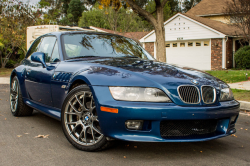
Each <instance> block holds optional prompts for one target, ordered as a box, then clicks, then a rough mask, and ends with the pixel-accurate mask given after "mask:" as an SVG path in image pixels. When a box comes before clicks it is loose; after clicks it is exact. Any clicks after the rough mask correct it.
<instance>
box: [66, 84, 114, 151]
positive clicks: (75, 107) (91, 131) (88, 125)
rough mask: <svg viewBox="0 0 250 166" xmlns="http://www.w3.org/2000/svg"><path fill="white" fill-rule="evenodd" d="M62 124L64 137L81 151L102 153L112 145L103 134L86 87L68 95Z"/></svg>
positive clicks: (81, 86) (81, 87)
mask: <svg viewBox="0 0 250 166" xmlns="http://www.w3.org/2000/svg"><path fill="white" fill-rule="evenodd" d="M61 123H62V129H63V132H64V135H65V136H66V138H67V139H68V141H69V142H70V143H71V144H72V145H73V146H74V147H76V148H77V149H79V150H83V151H100V150H104V149H106V148H108V147H109V146H110V145H111V142H110V141H108V140H107V138H106V137H105V136H104V135H103V134H102V132H101V128H100V126H99V120H98V116H97V112H96V106H95V103H94V98H93V95H92V92H91V90H90V89H89V87H88V86H86V85H80V86H78V87H76V88H74V89H73V90H72V91H71V92H70V93H69V94H68V95H67V97H66V99H65V101H64V104H63V107H62V114H61Z"/></svg>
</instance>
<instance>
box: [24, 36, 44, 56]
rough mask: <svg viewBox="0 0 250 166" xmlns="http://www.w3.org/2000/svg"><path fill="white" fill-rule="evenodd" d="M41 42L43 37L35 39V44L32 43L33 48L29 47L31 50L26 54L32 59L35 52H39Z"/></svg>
mask: <svg viewBox="0 0 250 166" xmlns="http://www.w3.org/2000/svg"><path fill="white" fill-rule="evenodd" d="M40 42H41V38H39V39H37V40H35V41H34V43H33V45H31V48H30V49H29V52H28V53H27V55H26V58H27V59H29V60H30V56H31V55H32V54H33V53H34V52H37V50H38V48H39V44H40Z"/></svg>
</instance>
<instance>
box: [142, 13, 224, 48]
mask: <svg viewBox="0 0 250 166" xmlns="http://www.w3.org/2000/svg"><path fill="white" fill-rule="evenodd" d="M178 16H181V17H183V18H185V19H188V20H189V21H192V22H194V23H196V24H198V25H200V26H202V27H204V28H206V29H208V30H210V31H212V32H214V33H217V34H218V35H220V36H218V37H216V38H224V37H225V36H226V35H225V34H223V33H221V32H219V31H217V30H215V29H213V28H210V27H208V26H206V25H204V24H202V23H200V22H198V21H196V20H194V19H192V18H189V17H188V16H185V15H183V14H181V13H177V14H176V15H174V16H173V17H171V18H170V19H168V20H167V21H166V22H164V26H165V25H166V24H167V23H169V22H170V21H172V20H174V19H175V18H176V17H178ZM153 33H155V30H153V31H151V32H150V33H148V34H147V35H146V36H144V37H143V38H141V39H140V40H139V41H140V42H142V43H143V42H145V39H146V38H147V37H149V36H150V35H152V34H153ZM190 40H192V39H190ZM152 42H154V41H152Z"/></svg>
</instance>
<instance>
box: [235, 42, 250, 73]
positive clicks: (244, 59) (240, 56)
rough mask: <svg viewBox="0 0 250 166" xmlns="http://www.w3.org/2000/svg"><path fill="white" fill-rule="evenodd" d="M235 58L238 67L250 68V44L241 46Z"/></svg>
mask: <svg viewBox="0 0 250 166" xmlns="http://www.w3.org/2000/svg"><path fill="white" fill-rule="evenodd" d="M234 58H235V64H236V67H237V68H241V69H250V46H244V47H242V48H240V49H239V50H238V51H237V52H236V53H235V56H234Z"/></svg>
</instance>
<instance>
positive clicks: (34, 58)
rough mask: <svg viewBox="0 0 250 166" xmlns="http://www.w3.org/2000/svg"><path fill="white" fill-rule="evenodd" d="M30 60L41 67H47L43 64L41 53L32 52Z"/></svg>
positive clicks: (43, 59) (43, 58)
mask: <svg viewBox="0 0 250 166" xmlns="http://www.w3.org/2000/svg"><path fill="white" fill-rule="evenodd" d="M31 60H32V61H34V62H39V63H41V64H42V65H43V67H44V68H45V67H47V65H46V63H45V54H44V53H43V52H34V53H33V54H32V55H31Z"/></svg>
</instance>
